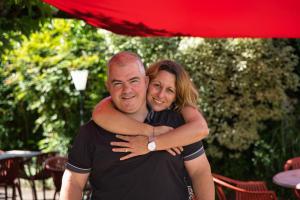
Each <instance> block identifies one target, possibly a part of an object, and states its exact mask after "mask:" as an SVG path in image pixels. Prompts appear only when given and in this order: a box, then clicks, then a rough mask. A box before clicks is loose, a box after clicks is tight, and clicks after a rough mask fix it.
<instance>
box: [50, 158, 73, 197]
mask: <svg viewBox="0 0 300 200" xmlns="http://www.w3.org/2000/svg"><path fill="white" fill-rule="evenodd" d="M67 161H68V159H67V158H66V157H61V156H54V157H51V158H48V159H47V160H46V161H45V168H46V169H47V170H48V171H49V172H50V174H51V176H52V179H53V182H54V186H55V192H54V196H53V200H55V196H56V194H57V193H58V192H59V191H60V188H61V181H62V176H63V173H64V171H65V164H66V163H67Z"/></svg>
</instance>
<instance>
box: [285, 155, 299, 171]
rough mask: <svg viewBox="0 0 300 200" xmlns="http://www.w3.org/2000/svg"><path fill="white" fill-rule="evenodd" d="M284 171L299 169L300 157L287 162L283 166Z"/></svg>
mask: <svg viewBox="0 0 300 200" xmlns="http://www.w3.org/2000/svg"><path fill="white" fill-rule="evenodd" d="M283 169H284V171H287V170H291V169H300V157H295V158H291V159H289V160H287V161H286V162H285V164H284V166H283Z"/></svg>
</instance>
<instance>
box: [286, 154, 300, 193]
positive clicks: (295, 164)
mask: <svg viewBox="0 0 300 200" xmlns="http://www.w3.org/2000/svg"><path fill="white" fill-rule="evenodd" d="M283 169H284V171H287V170H292V169H300V157H295V158H291V159H289V160H287V161H286V162H285V164H284V166H283ZM294 193H295V195H296V197H297V198H298V199H300V192H299V190H297V189H294Z"/></svg>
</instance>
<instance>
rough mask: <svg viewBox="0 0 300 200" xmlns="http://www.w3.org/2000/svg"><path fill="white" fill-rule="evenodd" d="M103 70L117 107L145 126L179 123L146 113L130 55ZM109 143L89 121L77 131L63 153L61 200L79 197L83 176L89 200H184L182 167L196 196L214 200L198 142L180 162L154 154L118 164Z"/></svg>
mask: <svg viewBox="0 0 300 200" xmlns="http://www.w3.org/2000/svg"><path fill="white" fill-rule="evenodd" d="M108 67H109V69H108V81H107V88H108V90H109V92H110V95H111V98H112V101H113V103H114V105H115V106H116V108H117V109H119V110H120V111H122V112H123V113H125V114H126V115H127V116H129V117H132V118H133V119H135V120H138V121H141V122H145V123H151V124H160V125H167V126H173V127H177V126H180V125H181V124H182V123H183V120H182V118H181V117H180V115H179V114H177V113H175V112H173V111H162V112H160V113H151V115H150V114H149V111H148V109H147V106H146V90H147V86H148V77H146V76H145V69H144V66H143V64H142V62H141V60H140V58H139V57H138V56H137V55H136V54H133V53H131V52H121V53H118V54H116V55H115V56H113V57H112V59H111V60H110V61H109V63H108ZM115 140H116V137H115V135H114V134H112V133H108V132H107V131H106V130H104V129H102V128H101V127H99V126H97V125H96V124H95V123H94V122H93V121H90V122H88V123H87V124H86V125H84V126H82V127H81V129H80V131H79V134H78V135H77V137H76V139H75V142H74V145H73V147H72V150H71V152H70V154H69V161H68V163H67V165H66V168H67V169H66V171H65V173H64V176H63V182H62V189H61V194H60V199H61V200H66V199H70V200H77V199H81V196H82V191H83V188H84V186H85V184H86V182H87V180H88V178H89V180H90V183H91V186H92V188H93V192H92V199H96V200H102V199H103V200H120V199H124V200H186V199H188V192H187V188H186V183H185V176H186V173H185V168H186V169H187V171H188V174H189V176H190V177H191V180H192V184H193V188H194V192H195V195H196V197H197V198H198V199H199V200H200V199H201V200H202V199H203V200H212V199H214V187H213V182H212V177H211V172H210V166H209V163H208V161H207V159H206V156H205V154H204V150H203V148H202V144H201V142H199V143H195V144H192V145H188V146H186V147H184V149H185V150H184V151H183V155H184V158H183V156H181V155H177V156H171V155H169V154H168V153H166V152H162V151H154V152H150V153H148V154H146V155H143V156H138V157H135V158H131V159H128V160H125V161H120V157H122V156H124V155H126V152H124V153H115V152H112V147H111V146H110V143H111V142H112V141H115ZM150 143H151V142H150ZM150 143H149V144H150ZM149 148H150V150H151V147H149ZM183 159H185V161H184V162H183Z"/></svg>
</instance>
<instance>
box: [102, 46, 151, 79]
mask: <svg viewBox="0 0 300 200" xmlns="http://www.w3.org/2000/svg"><path fill="white" fill-rule="evenodd" d="M128 63H136V64H137V66H138V67H139V70H140V72H141V73H142V74H143V75H145V74H146V73H145V67H144V65H143V62H142V60H141V58H140V57H139V56H138V55H137V54H135V53H133V52H130V51H122V52H120V53H117V54H115V55H114V56H113V57H112V58H111V59H110V60H109V61H108V70H107V73H108V74H107V76H108V77H109V72H110V70H111V68H112V67H124V66H126V65H128Z"/></svg>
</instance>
